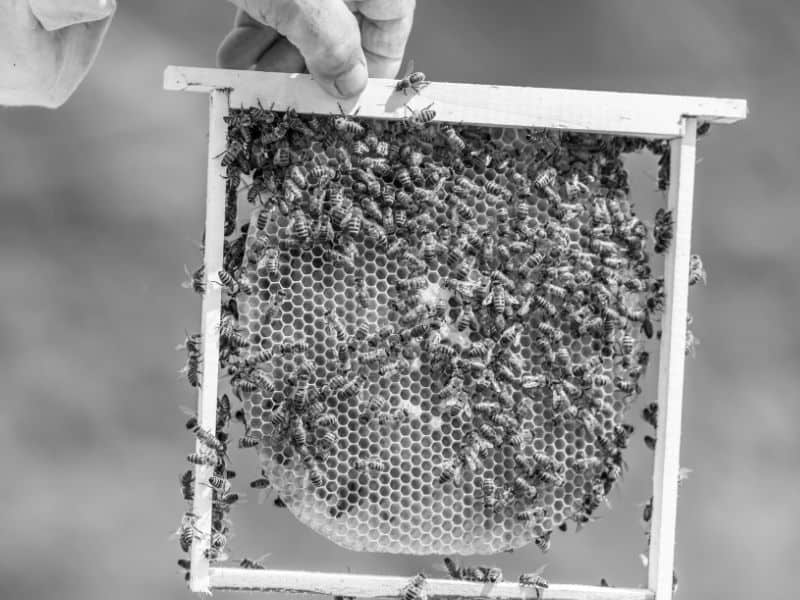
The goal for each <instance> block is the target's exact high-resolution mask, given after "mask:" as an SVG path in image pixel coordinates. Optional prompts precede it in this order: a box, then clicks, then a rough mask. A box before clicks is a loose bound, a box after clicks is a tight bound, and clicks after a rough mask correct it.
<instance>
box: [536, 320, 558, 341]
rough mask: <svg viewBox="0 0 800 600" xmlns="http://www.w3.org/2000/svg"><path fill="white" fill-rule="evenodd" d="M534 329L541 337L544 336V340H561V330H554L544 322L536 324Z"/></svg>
mask: <svg viewBox="0 0 800 600" xmlns="http://www.w3.org/2000/svg"><path fill="white" fill-rule="evenodd" d="M536 328H537V329H538V330H539V332H540V333H541V334H542V335H543V336H545V338H547V339H548V340H550V341H553V342H557V341H559V340H561V338H562V337H563V336H564V334H563V332H562V331H561V330H559V329H556V328H555V327H553V326H552V325H550V323H547V322H546V321H540V322H539V323H537V324H536Z"/></svg>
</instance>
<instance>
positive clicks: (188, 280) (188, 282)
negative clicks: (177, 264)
mask: <svg viewBox="0 0 800 600" xmlns="http://www.w3.org/2000/svg"><path fill="white" fill-rule="evenodd" d="M183 272H184V273H186V281H184V282H182V283H181V287H182V288H183V289H185V290H188V289H191V288H192V283H193V280H194V277H192V273H191V271H189V267H188V266H187V265H185V264H184V265H183Z"/></svg>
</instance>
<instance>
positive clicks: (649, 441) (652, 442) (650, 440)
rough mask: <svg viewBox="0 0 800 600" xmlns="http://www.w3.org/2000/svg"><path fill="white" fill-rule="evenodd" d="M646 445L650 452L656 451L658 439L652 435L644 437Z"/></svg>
mask: <svg viewBox="0 0 800 600" xmlns="http://www.w3.org/2000/svg"><path fill="white" fill-rule="evenodd" d="M644 445H645V446H647V448H648V449H650V450H655V449H656V438H655V437H653V436H651V435H646V436H644Z"/></svg>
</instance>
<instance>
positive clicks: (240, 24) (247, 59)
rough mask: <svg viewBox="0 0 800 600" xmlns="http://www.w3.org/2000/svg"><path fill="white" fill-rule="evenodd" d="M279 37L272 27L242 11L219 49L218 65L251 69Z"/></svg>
mask: <svg viewBox="0 0 800 600" xmlns="http://www.w3.org/2000/svg"><path fill="white" fill-rule="evenodd" d="M242 15H244V16H245V17H247V18H242ZM279 37H280V36H279V35H278V32H277V31H275V30H274V29H273V28H272V27H268V26H267V25H263V24H262V23H259V22H258V21H256V20H254V19H251V18H249V17H248V16H247V13H245V12H244V11H242V10H240V11H239V12H238V13H237V15H236V20H235V22H234V28H233V29H232V30H231V31H229V32H228V35H226V36H225V39H223V40H222V43H221V44H220V45H219V48H218V49H217V65H218V66H219V67H222V68H225V69H249V68H250V67H251V66H253V64H255V62H256V61H257V60H258V58H259V57H260V56H261V55H263V54H264V52H266V50H267V49H269V47H270V46H272V44H274V43H275V41H276V40H277V39H278V38H279Z"/></svg>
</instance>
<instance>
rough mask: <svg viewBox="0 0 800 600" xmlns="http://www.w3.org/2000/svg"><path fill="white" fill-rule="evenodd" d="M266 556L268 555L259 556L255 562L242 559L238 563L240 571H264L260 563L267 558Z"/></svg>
mask: <svg viewBox="0 0 800 600" xmlns="http://www.w3.org/2000/svg"><path fill="white" fill-rule="evenodd" d="M268 556H269V554H264V555H263V556H259V557H258V558H257V559H255V560H251V559H249V558H243V559H242V560H241V561H240V562H239V566H240V567H241V568H242V569H259V570H261V569H265V568H266V567H265V566H264V565H263V564H262V563H261V561H262V560H264V559H265V558H267V557H268Z"/></svg>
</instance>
